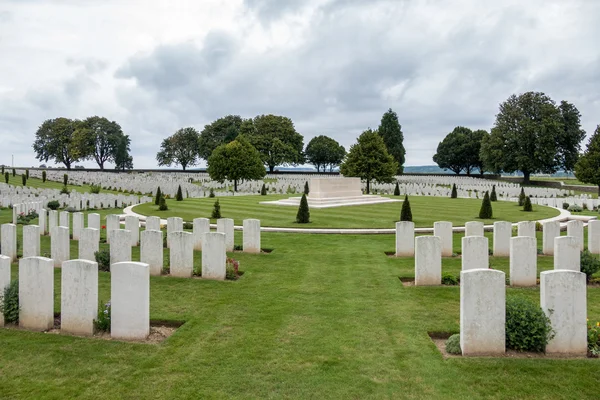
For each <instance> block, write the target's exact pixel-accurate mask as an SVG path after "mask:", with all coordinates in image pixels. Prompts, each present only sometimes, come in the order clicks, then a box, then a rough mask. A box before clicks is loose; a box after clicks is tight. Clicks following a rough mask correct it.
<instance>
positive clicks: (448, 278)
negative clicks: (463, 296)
mask: <svg viewBox="0 0 600 400" xmlns="http://www.w3.org/2000/svg"><path fill="white" fill-rule="evenodd" d="M458 282H459V279H458V277H457V276H455V275H452V274H444V275H442V285H449V286H454V285H458Z"/></svg>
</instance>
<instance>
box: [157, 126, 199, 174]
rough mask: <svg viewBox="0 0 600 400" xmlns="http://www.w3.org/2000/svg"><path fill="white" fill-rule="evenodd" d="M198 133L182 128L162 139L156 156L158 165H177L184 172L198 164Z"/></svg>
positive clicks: (192, 129)
mask: <svg viewBox="0 0 600 400" xmlns="http://www.w3.org/2000/svg"><path fill="white" fill-rule="evenodd" d="M198 137H199V135H198V131H196V129H194V128H191V127H189V128H182V129H180V130H178V131H177V132H175V133H174V134H173V135H172V136H169V137H168V138H166V139H164V140H163V141H162V144H161V145H160V151H159V152H158V154H156V161H158V165H160V166H163V165H166V166H171V165H172V164H179V165H181V167H182V168H183V170H184V171H185V170H186V168H187V167H189V166H192V165H196V164H197V163H198Z"/></svg>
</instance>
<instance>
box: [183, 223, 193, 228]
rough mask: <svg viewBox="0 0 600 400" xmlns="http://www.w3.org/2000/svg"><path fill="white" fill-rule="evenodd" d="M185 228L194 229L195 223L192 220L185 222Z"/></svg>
mask: <svg viewBox="0 0 600 400" xmlns="http://www.w3.org/2000/svg"><path fill="white" fill-rule="evenodd" d="M183 229H194V224H193V223H191V222H184V223H183Z"/></svg>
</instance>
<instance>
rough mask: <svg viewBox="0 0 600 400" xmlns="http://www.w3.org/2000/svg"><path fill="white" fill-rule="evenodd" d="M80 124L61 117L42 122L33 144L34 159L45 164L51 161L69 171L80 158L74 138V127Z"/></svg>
mask: <svg viewBox="0 0 600 400" xmlns="http://www.w3.org/2000/svg"><path fill="white" fill-rule="evenodd" d="M80 122H81V121H72V120H70V119H68V118H62V117H60V118H55V119H48V120H46V121H44V122H43V123H42V125H40V127H39V128H38V130H37V132H36V133H35V141H34V142H33V150H34V151H35V153H36V158H37V159H38V160H40V161H45V162H48V160H51V159H52V160H54V162H56V163H61V164H64V165H65V167H66V168H67V169H71V165H73V164H74V163H76V162H77V161H79V160H80V158H81V153H80V149H79V147H78V146H77V141H76V140H75V138H74V133H75V130H76V126H77V124H78V123H80Z"/></svg>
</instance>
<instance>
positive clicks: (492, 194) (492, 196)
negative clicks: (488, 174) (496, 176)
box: [490, 185, 498, 201]
mask: <svg viewBox="0 0 600 400" xmlns="http://www.w3.org/2000/svg"><path fill="white" fill-rule="evenodd" d="M490 201H498V196H497V195H496V185H494V186H492V193H490Z"/></svg>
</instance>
